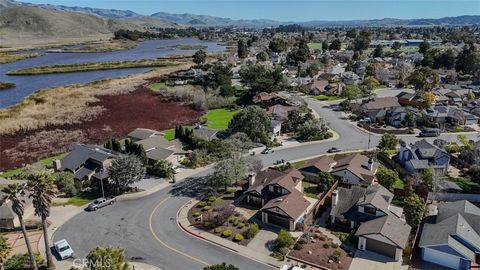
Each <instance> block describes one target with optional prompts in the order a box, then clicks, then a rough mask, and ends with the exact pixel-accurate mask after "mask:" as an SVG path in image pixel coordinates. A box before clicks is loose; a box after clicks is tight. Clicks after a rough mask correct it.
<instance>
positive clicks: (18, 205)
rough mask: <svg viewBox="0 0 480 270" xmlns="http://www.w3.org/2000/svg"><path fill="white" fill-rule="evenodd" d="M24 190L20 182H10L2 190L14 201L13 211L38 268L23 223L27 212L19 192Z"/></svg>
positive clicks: (34, 267)
mask: <svg viewBox="0 0 480 270" xmlns="http://www.w3.org/2000/svg"><path fill="white" fill-rule="evenodd" d="M20 191H22V187H21V186H20V184H18V183H13V184H9V185H8V186H6V187H4V188H3V189H2V192H3V193H5V195H6V197H5V199H7V200H9V201H11V202H12V211H13V212H14V213H15V214H16V215H17V217H18V220H19V222H20V227H21V229H22V234H23V238H24V239H25V244H26V245H27V250H28V256H29V257H30V263H31V265H32V268H33V269H34V270H38V266H37V262H36V261H35V257H33V252H32V247H31V246H30V240H29V239H28V237H27V229H26V228H25V224H24V223H23V214H24V212H25V201H24V200H21V199H20V198H18V193H20Z"/></svg>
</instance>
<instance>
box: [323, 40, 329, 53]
mask: <svg viewBox="0 0 480 270" xmlns="http://www.w3.org/2000/svg"><path fill="white" fill-rule="evenodd" d="M327 50H328V42H327V41H326V40H324V41H322V52H324V53H325V52H326V51H327Z"/></svg>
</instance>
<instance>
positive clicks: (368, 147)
mask: <svg viewBox="0 0 480 270" xmlns="http://www.w3.org/2000/svg"><path fill="white" fill-rule="evenodd" d="M370 136H372V134H370V133H368V146H367V150H368V149H370Z"/></svg>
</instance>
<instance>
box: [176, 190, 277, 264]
mask: <svg viewBox="0 0 480 270" xmlns="http://www.w3.org/2000/svg"><path fill="white" fill-rule="evenodd" d="M197 202H198V201H197V200H195V199H193V200H190V201H189V202H188V203H186V204H185V205H184V206H183V207H182V208H180V209H179V210H178V213H177V223H178V225H179V226H180V228H181V229H182V230H184V231H185V233H188V234H191V235H193V236H195V237H197V238H199V239H202V240H204V241H207V242H210V243H213V244H216V245H217V246H220V247H223V248H225V249H228V250H230V251H233V252H236V253H238V254H240V255H242V256H244V257H247V258H250V259H253V260H256V261H258V262H261V263H264V264H267V265H270V266H274V267H280V266H282V265H283V264H284V262H282V261H278V260H277V259H275V258H273V257H270V254H269V252H268V251H267V250H266V249H265V250H257V249H252V248H249V247H246V246H242V245H238V244H236V243H234V242H232V241H230V240H227V239H223V238H221V237H218V236H216V235H213V234H211V233H209V232H206V231H203V230H201V229H198V228H196V227H194V226H193V225H192V224H190V222H189V221H188V218H187V215H188V211H189V210H190V208H192V207H193V206H194V205H195V204H196V203H197ZM259 234H260V232H259ZM257 236H258V235H257ZM257 236H255V237H257ZM252 241H253V240H252ZM265 251H267V252H265Z"/></svg>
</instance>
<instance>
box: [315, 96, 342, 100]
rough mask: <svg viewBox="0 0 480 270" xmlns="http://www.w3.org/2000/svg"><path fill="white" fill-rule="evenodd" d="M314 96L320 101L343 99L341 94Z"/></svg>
mask: <svg viewBox="0 0 480 270" xmlns="http://www.w3.org/2000/svg"><path fill="white" fill-rule="evenodd" d="M313 98H314V99H316V100H320V101H334V100H339V99H343V98H342V97H340V96H327V95H318V96H314V97H313Z"/></svg>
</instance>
